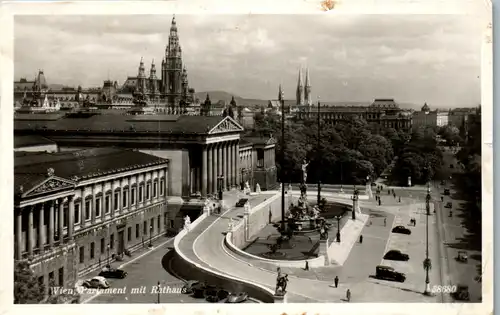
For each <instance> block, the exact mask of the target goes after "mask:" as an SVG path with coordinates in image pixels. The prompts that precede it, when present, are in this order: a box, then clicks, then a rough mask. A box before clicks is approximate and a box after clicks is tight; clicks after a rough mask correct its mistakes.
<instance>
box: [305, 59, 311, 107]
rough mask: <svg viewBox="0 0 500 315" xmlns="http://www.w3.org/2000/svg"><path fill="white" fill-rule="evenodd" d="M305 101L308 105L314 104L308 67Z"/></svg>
mask: <svg viewBox="0 0 500 315" xmlns="http://www.w3.org/2000/svg"><path fill="white" fill-rule="evenodd" d="M304 101H305V103H306V105H308V106H311V105H312V98H311V80H310V79H309V68H306V86H305V87H304Z"/></svg>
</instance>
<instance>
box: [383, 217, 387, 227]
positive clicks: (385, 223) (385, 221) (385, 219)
mask: <svg viewBox="0 0 500 315" xmlns="http://www.w3.org/2000/svg"><path fill="white" fill-rule="evenodd" d="M384 226H387V218H384Z"/></svg>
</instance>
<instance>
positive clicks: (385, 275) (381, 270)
mask: <svg viewBox="0 0 500 315" xmlns="http://www.w3.org/2000/svg"><path fill="white" fill-rule="evenodd" d="M375 277H376V278H377V279H384V280H391V281H399V282H405V280H406V275H405V274H404V273H402V272H398V271H396V270H394V268H392V267H389V266H377V268H376V273H375Z"/></svg>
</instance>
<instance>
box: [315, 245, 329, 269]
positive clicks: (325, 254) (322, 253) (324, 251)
mask: <svg viewBox="0 0 500 315" xmlns="http://www.w3.org/2000/svg"><path fill="white" fill-rule="evenodd" d="M328 240H329V239H326V240H320V241H319V253H318V255H319V256H323V257H325V266H330V256H329V255H328V243H329V242H328Z"/></svg>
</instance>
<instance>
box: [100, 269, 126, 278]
mask: <svg viewBox="0 0 500 315" xmlns="http://www.w3.org/2000/svg"><path fill="white" fill-rule="evenodd" d="M99 276H101V277H104V278H115V279H123V278H125V277H126V276H127V272H126V271H124V270H121V269H115V268H104V269H103V270H102V271H101V272H99Z"/></svg>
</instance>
